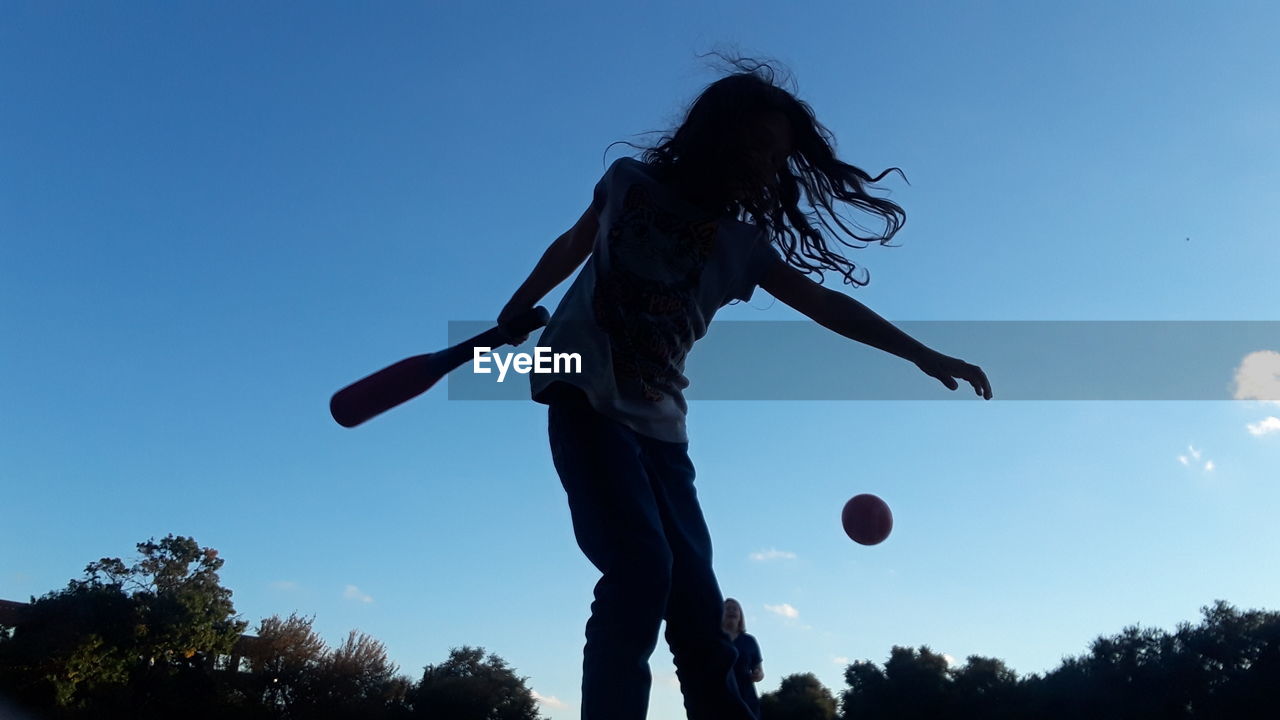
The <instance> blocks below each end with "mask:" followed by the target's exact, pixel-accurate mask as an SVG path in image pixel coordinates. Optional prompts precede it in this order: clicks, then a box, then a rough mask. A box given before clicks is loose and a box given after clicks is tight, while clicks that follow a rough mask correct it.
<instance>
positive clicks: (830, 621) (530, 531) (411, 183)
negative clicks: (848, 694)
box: [0, 1, 1280, 720]
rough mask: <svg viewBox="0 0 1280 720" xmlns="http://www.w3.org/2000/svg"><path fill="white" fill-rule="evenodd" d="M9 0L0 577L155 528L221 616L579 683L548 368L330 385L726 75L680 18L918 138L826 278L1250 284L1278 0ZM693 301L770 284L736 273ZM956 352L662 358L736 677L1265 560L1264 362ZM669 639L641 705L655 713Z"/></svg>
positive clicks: (396, 352) (1160, 602)
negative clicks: (399, 400)
mask: <svg viewBox="0 0 1280 720" xmlns="http://www.w3.org/2000/svg"><path fill="white" fill-rule="evenodd" d="M0 20H2V21H0V96H2V97H4V98H5V103H4V110H3V112H0V158H3V162H0V333H2V335H0V336H2V337H3V338H4V344H3V352H2V353H0V397H3V398H4V400H3V404H2V405H0V438H3V440H0V483H2V487H3V497H4V508H5V510H4V513H3V514H4V523H3V524H0V547H3V548H5V550H4V551H3V552H0V597H3V598H7V599H18V600H25V599H27V598H28V597H29V596H32V595H40V594H43V593H45V592H47V591H49V590H52V589H55V588H59V587H62V586H63V585H65V583H66V581H67V580H69V579H70V578H72V577H77V576H79V574H80V572H81V570H82V569H83V567H84V566H85V565H86V564H87V563H89V562H91V561H93V560H95V559H97V558H99V557H103V556H121V557H131V556H132V552H133V547H134V544H135V543H137V542H139V541H142V540H145V539H147V538H148V537H152V536H156V537H162V536H164V535H166V534H168V533H176V534H184V535H191V536H193V537H195V538H196V539H197V540H198V541H199V542H200V543H201V544H203V545H206V546H211V547H214V548H217V549H218V550H219V551H220V552H221V554H222V556H223V557H224V558H225V559H226V565H225V567H224V570H223V573H222V577H223V580H224V583H225V584H226V585H227V586H228V587H230V588H232V589H233V590H234V592H235V596H234V600H235V603H236V607H237V609H238V610H239V612H240V613H241V614H242V616H243V617H244V619H246V620H249V621H250V622H251V623H253V624H256V623H257V622H258V621H260V620H261V619H262V618H264V617H267V616H269V615H272V614H277V613H278V614H281V615H287V614H288V613H290V612H292V611H297V612H299V613H302V614H307V615H312V614H313V615H315V617H316V627H317V629H318V630H319V631H320V632H321V633H322V634H323V635H324V636H325V638H326V639H327V640H328V641H329V642H330V643H331V644H337V643H338V642H339V641H340V640H341V639H342V638H343V637H344V636H345V634H346V632H347V630H349V629H352V628H356V629H359V630H361V631H364V632H368V633H370V634H372V635H373V636H375V637H377V638H379V639H380V640H382V641H383V642H384V643H386V645H387V647H388V649H389V651H390V653H391V655H392V657H393V659H394V660H395V661H396V662H398V663H399V664H400V666H401V670H402V672H405V673H407V674H410V675H412V676H414V677H417V676H419V675H420V672H421V668H422V666H424V665H426V664H428V663H434V662H439V661H440V660H443V659H444V658H445V657H446V656H447V654H448V650H449V648H450V647H452V646H457V645H462V644H471V645H483V646H485V647H486V648H487V649H489V650H491V651H493V652H497V653H499V654H500V655H502V656H503V657H504V658H506V659H507V660H508V661H509V662H510V663H511V664H512V665H514V666H515V667H516V668H517V670H518V671H519V672H520V673H521V674H523V675H527V676H528V677H529V678H530V684H531V686H532V687H533V688H534V689H535V691H537V692H538V693H539V695H540V696H542V697H543V698H545V702H544V704H543V709H544V711H545V712H546V714H547V715H548V716H549V717H552V718H555V719H556V720H563V719H565V718H572V717H577V702H578V683H579V676H580V663H581V645H582V629H583V623H584V622H585V620H586V617H587V613H588V605H589V603H590V600H591V588H592V586H593V584H594V582H595V578H596V575H595V571H594V569H593V568H592V567H591V566H590V565H589V564H588V563H587V561H586V560H585V558H583V557H582V555H581V553H580V552H579V550H578V548H577V547H576V545H575V543H574V540H573V536H572V531H571V527H570V522H569V515H568V510H567V507H566V506H565V503H564V498H563V492H562V490H561V489H560V486H559V482H558V480H557V478H556V475H555V472H554V469H553V468H552V466H551V461H550V454H549V451H548V449H547V447H546V438H545V410H544V408H543V407H542V406H539V405H535V404H533V403H529V402H496V403H494V402H465V401H457V400H454V401H450V400H448V399H447V397H446V393H445V392H435V393H432V394H429V395H428V396H425V397H422V398H420V399H418V400H416V401H414V402H413V403H412V404H410V405H406V406H404V407H402V408H399V409H397V410H396V411H394V412H393V413H390V414H388V415H386V416H385V417H381V418H378V419H377V420H375V421H373V422H371V423H369V424H368V425H367V426H364V427H360V428H358V429H356V430H345V429H342V428H340V427H338V426H337V425H336V424H334V423H333V421H332V420H331V419H330V418H329V416H328V413H327V408H326V404H327V400H328V397H329V395H330V394H331V393H332V392H333V391H334V390H336V389H337V388H339V387H341V386H342V385H345V384H346V383H347V382H349V381H350V380H352V379H354V378H355V377H358V376H360V375H362V374H364V373H366V372H369V371H371V370H373V369H375V368H377V367H380V366H382V365H384V364H386V363H389V362H392V361H394V360H397V359H399V358H401V357H404V356H406V355H410V354H415V353H418V352H425V351H429V350H432V349H436V348H438V347H440V346H441V344H442V342H443V341H444V340H445V337H446V330H447V324H448V322H449V321H455V320H486V319H489V318H492V317H495V316H496V314H497V313H498V311H499V309H500V308H501V307H502V305H503V303H504V302H505V301H506V299H507V298H508V297H509V296H510V294H511V292H512V291H513V290H514V289H515V288H516V286H518V285H519V283H520V282H521V281H522V280H523V279H524V277H525V276H526V275H527V274H528V272H529V270H530V269H531V268H532V267H533V264H534V263H535V262H536V260H537V258H538V257H539V256H540V255H541V253H542V251H543V250H544V248H545V247H546V245H547V244H548V243H550V242H551V240H553V239H554V238H555V237H556V236H557V235H559V234H560V233H561V232H563V231H564V230H565V229H567V228H568V227H569V226H570V225H571V224H572V223H573V222H574V221H575V220H576V219H577V217H578V215H579V214H581V212H582V211H583V209H585V207H586V205H587V203H588V202H589V200H590V194H591V189H592V187H593V186H594V185H595V183H596V181H597V180H598V178H599V176H600V174H601V173H602V172H603V170H604V169H605V167H607V164H608V162H610V161H611V160H612V159H614V158H616V157H619V156H620V155H623V154H629V153H631V152H633V151H632V150H631V149H630V148H628V147H627V146H625V145H617V146H614V147H613V148H611V149H610V151H609V154H608V155H607V156H606V155H605V154H604V153H605V148H606V146H607V145H608V144H609V143H611V142H613V141H615V140H629V141H631V142H634V143H636V144H644V143H645V142H648V141H652V140H654V139H656V138H657V135H642V134H641V133H644V132H646V131H654V130H666V129H669V128H670V127H672V125H673V124H674V123H675V122H676V121H677V120H678V119H679V116H680V112H681V110H682V109H683V108H684V107H685V104H686V103H688V102H689V101H690V100H692V98H693V97H695V96H696V94H697V92H698V91H699V90H700V89H701V88H702V87H704V86H705V85H706V84H707V83H709V82H711V81H713V80H714V79H716V78H717V77H719V73H718V72H717V71H716V70H714V69H713V68H711V67H708V65H707V61H705V60H700V59H698V58H697V57H695V55H696V54H697V53H704V52H708V51H710V50H713V49H716V48H721V47H732V46H733V44H736V45H737V47H739V48H740V49H741V50H742V51H743V52H744V53H746V54H748V55H755V54H758V55H761V56H765V57H769V58H773V59H777V60H780V61H782V62H783V63H784V64H785V65H786V67H787V69H789V70H790V71H792V72H793V73H794V75H795V77H796V80H797V85H798V90H799V95H800V97H801V98H802V99H804V100H806V101H807V102H809V103H810V104H811V105H812V106H813V108H814V109H815V111H816V113H817V115H818V117H819V119H820V121H822V122H823V123H824V124H825V125H826V126H827V127H828V128H829V129H830V130H831V131H832V132H833V133H834V134H835V136H836V138H837V141H838V145H837V150H838V152H839V154H840V156H841V157H842V158H843V159H845V160H846V161H848V162H852V163H853V164H855V165H858V166H860V167H863V168H865V169H868V170H871V171H872V172H873V173H878V172H879V171H880V170H881V169H883V168H885V167H889V166H898V167H901V168H903V170H904V171H905V172H906V174H907V177H908V178H909V179H910V183H911V184H910V185H907V184H906V183H903V182H902V181H901V180H900V179H898V178H897V177H896V176H895V177H894V178H893V179H891V180H890V181H888V182H887V183H886V187H887V188H888V189H890V190H891V191H892V197H893V198H894V199H895V200H897V201H898V202H899V203H901V204H902V205H903V206H904V207H905V208H906V210H907V213H908V221H907V225H906V227H905V229H904V230H903V231H902V232H901V233H900V234H899V236H898V244H899V245H900V247H895V248H872V249H868V250H865V251H859V252H858V253H857V255H856V256H855V259H856V260H859V261H861V262H863V263H865V265H866V266H867V267H868V268H869V269H870V271H871V278H872V282H871V284H870V285H869V286H868V287H865V288H861V289H857V290H851V289H849V288H847V287H846V288H845V290H846V291H847V292H851V293H852V294H853V295H854V297H856V298H858V299H859V300H861V301H862V302H864V303H866V304H867V305H869V306H871V307H872V308H873V309H875V310H876V311H877V312H879V313H880V314H882V315H884V316H885V317H887V318H889V319H891V320H899V321H906V320H1277V319H1278V318H1276V317H1275V314H1274V313H1275V308H1276V307H1278V306H1280V282H1276V273H1277V260H1280V254H1278V253H1277V251H1276V240H1277V228H1280V210H1278V208H1280V193H1278V191H1277V188H1280V176H1278V172H1277V169H1276V168H1277V167H1280V132H1278V131H1277V128H1280V101H1278V100H1277V98H1278V97H1280V95H1277V94H1276V93H1275V92H1274V89H1275V88H1274V82H1273V81H1272V80H1271V79H1270V78H1271V75H1270V71H1271V69H1273V68H1274V67H1276V66H1278V65H1280V50H1277V49H1276V48H1275V46H1274V45H1273V44H1272V43H1271V42H1270V40H1271V38H1270V35H1271V33H1270V29H1271V28H1274V27H1277V26H1278V25H1280V10H1277V9H1276V8H1275V6H1274V5H1272V4H1269V3H1262V2H1252V3H1244V2H1238V3H1228V4H1225V5H1222V4H1219V5H1214V6H1210V5H1208V4H1204V3H1161V4H1159V5H1155V4H1148V3H1129V4H1116V3H1101V2H1098V3H1069V4H1056V5H1051V4H1047V3H1025V4H1015V3H976V2H959V3H941V2H930V3H923V2H907V3H894V4H892V5H886V4H870V3H844V2H813V3H799V4H785V5H784V4H777V3H769V4H764V3H699V4H696V5H692V6H691V4H689V3H672V2H666V1H663V2H655V3H646V4H643V5H642V4H635V3H615V2H593V3H586V2H582V3H564V2H555V3H550V2H540V3H494V2H482V3H466V4H459V3H439V2H416V3H407V2H399V3H378V4H376V6H370V5H366V4H357V3H306V4H303V3H292V4H290V3H275V4H271V5H269V6H263V5H261V4H258V3H217V4H208V3H177V4H175V3H140V2H139V3H124V4H121V3H114V4H105V5H104V4H90V3H62V2H57V3H54V2H9V3H5V4H4V7H3V9H2V10H0ZM564 287H567V283H566V285H565V286H562V287H561V288H560V289H558V290H557V291H556V292H554V293H553V294H552V295H551V296H549V297H548V298H547V300H546V301H545V302H546V303H548V304H554V302H555V301H557V300H558V299H559V297H560V295H561V293H562V292H563V290H564ZM718 317H721V318H727V319H732V320H743V321H746V320H789V319H797V318H799V316H798V315H797V314H796V313H794V312H793V311H791V310H790V309H788V308H786V307H785V306H782V305H781V304H780V303H777V302H774V301H773V300H771V299H770V298H769V297H768V296H767V295H766V294H764V293H758V294H757V295H756V297H755V298H753V300H752V301H751V302H750V303H747V304H740V305H736V306H732V307H729V308H726V309H725V310H724V311H723V312H722V313H721V315H720V316H718ZM713 332H714V330H713ZM921 340H923V341H925V342H926V343H928V342H929V338H927V337H923V338H921ZM938 349H939V350H942V351H944V352H946V351H947V348H946V347H939V348H938ZM1256 349H1257V350H1269V351H1280V339H1277V342H1276V343H1275V346H1272V347H1260V348H1256ZM695 356H696V352H695ZM966 359H968V360H970V361H972V362H976V363H979V364H983V363H984V362H987V358H984V357H982V354H981V352H980V351H979V352H978V353H975V354H974V355H972V356H967V357H966ZM1150 361H1151V362H1152V363H1155V364H1158V363H1159V362H1160V359H1159V358H1151V359H1150ZM991 362H996V359H995V358H992V359H991ZM743 363H744V364H745V363H750V358H749V357H744V358H743ZM1232 370H1233V368H1230V367H1224V368H1223V373H1224V378H1225V377H1229V376H1230V374H1231V372H1232ZM848 372H849V373H851V374H856V373H857V372H858V368H857V367H856V366H851V367H849V368H848ZM692 380H693V382H694V384H695V386H696V384H697V382H698V378H697V377H693V378H692ZM991 380H992V383H993V386H994V388H995V392H996V397H997V399H996V400H994V401H992V402H989V403H978V402H927V401H926V402H920V401H912V402H906V401H903V402H889V401H884V402H870V401H866V402H856V401H843V402H835V401H832V402H746V401H742V402H710V401H708V402H695V403H694V404H693V407H692V410H691V415H690V426H691V436H692V441H691V448H690V451H691V454H692V457H693V459H694V462H695V463H696V464H697V466H698V470H699V481H698V483H699V486H700V493H701V498H702V502H703V508H704V511H705V513H706V514H707V517H708V521H709V523H710V525H711V529H712V533H713V537H714V542H715V548H716V566H717V572H718V573H719V577H720V581H721V585H722V587H723V589H724V591H725V593H726V594H728V595H731V596H733V597H736V598H738V599H739V600H741V601H742V603H743V605H744V608H745V612H746V618H747V623H748V627H749V630H750V631H751V632H752V633H753V634H755V635H756V636H757V638H758V639H759V641H760V644H761V647H762V650H763V654H764V658H765V663H764V665H765V671H766V675H767V677H766V680H765V682H764V683H763V684H762V685H761V689H762V690H763V691H767V690H772V689H775V688H776V687H777V683H778V681H779V679H780V678H781V677H782V676H783V675H786V674H789V673H794V672H814V673H816V674H817V675H818V677H819V678H820V679H821V680H822V681H823V682H824V683H826V684H827V685H828V686H829V687H831V688H832V689H833V690H836V691H839V689H840V688H841V687H842V663H843V662H846V661H847V660H852V659H871V660H875V661H882V660H883V659H885V657H887V655H888V652H889V649H890V647H891V646H892V645H894V644H900V645H919V644H925V643H927V644H929V645H930V646H931V647H933V648H934V649H935V650H937V651H940V652H944V653H947V654H948V655H951V656H953V657H955V658H957V659H959V660H963V658H964V657H965V656H966V655H969V654H981V655H988V656H996V657H1000V658H1003V659H1005V660H1006V661H1007V662H1009V664H1010V665H1011V666H1012V667H1013V668H1014V669H1015V670H1017V671H1018V672H1020V673H1029V672H1038V671H1044V670H1047V669H1050V668H1052V667H1053V666H1055V665H1056V664H1057V663H1058V661H1059V660H1060V659H1061V657H1062V656H1063V655H1066V654H1074V653H1078V652H1082V651H1083V650H1084V649H1085V647H1086V646H1087V644H1088V642H1089V641H1090V640H1091V639H1092V638H1093V637H1095V636H1096V635H1098V634H1102V633H1111V632H1116V631H1118V630H1120V629H1121V627H1123V626H1124V625H1127V624H1131V623H1142V624H1144V625H1157V626H1161V627H1165V628H1171V627H1172V626H1173V625H1174V624H1175V623H1177V622H1180V621H1195V620H1196V618H1197V617H1198V609H1199V608H1200V607H1201V606H1203V605H1206V604H1209V603H1210V602H1212V601H1213V600H1214V599H1217V598H1222V599H1225V600H1228V601H1229V602H1232V603H1235V604H1237V605H1239V606H1242V607H1267V608H1271V609H1274V608H1276V607H1278V606H1280V583H1277V581H1276V580H1275V578H1274V576H1272V575H1267V574H1264V573H1261V572H1259V570H1260V569H1261V567H1262V566H1263V563H1264V561H1265V559H1267V558H1269V549H1270V548H1274V547H1276V546H1277V544H1278V543H1280V530H1278V529H1277V526H1276V525H1275V523H1274V522H1273V519H1272V515H1273V509H1274V508H1275V507H1276V504H1277V502H1278V501H1280V490H1277V487H1276V484H1275V478H1276V476H1277V472H1276V471H1277V469H1278V468H1280V432H1266V430H1267V429H1268V428H1270V427H1271V425H1269V424H1266V423H1267V422H1268V421H1267V418H1270V417H1275V416H1277V415H1280V407H1277V406H1275V405H1269V404H1263V403H1259V402H1243V401H1241V402H1006V403H1001V402H1000V401H999V394H1000V387H1001V385H1000V382H1001V379H1000V377H999V376H998V375H993V376H992V378H991ZM920 382H922V383H924V382H933V381H931V380H928V379H927V378H924V377H923V376H921V380H920ZM938 392H939V393H940V394H945V393H946V391H945V390H943V389H941V387H939V388H938ZM1275 423H1276V424H1280V421H1275ZM1250 425H1252V426H1253V427H1254V429H1255V431H1256V432H1251V431H1250V430H1249V426H1250ZM1210 462H1212V465H1211V466H1210V465H1209V463H1210ZM859 492H873V493H876V494H878V495H880V496H881V497H883V498H885V500H886V501H888V503H889V504H890V506H891V507H892V508H893V510H894V513H895V518H896V527H895V530H894V533H893V535H892V536H891V537H890V539H889V540H888V541H886V542H885V543H884V544H882V545H880V546H876V547H873V548H866V547H861V546H857V545H854V544H853V543H851V542H850V541H849V540H848V539H847V538H846V537H845V536H844V535H843V533H842V532H841V529H840V526H839V515H840V508H841V506H842V505H843V503H844V501H845V500H847V499H848V498H849V497H850V496H852V495H854V494H857V493H859ZM19 548H21V549H19ZM668 658H669V654H668V653H667V651H666V649H665V645H663V644H660V645H659V650H658V652H657V653H656V654H655V655H654V660H653V668H654V673H655V683H654V691H653V704H652V710H651V716H652V717H656V718H674V717H680V716H682V715H681V713H680V710H679V696H678V692H677V690H676V689H675V687H674V685H673V680H674V676H673V674H672V668H671V665H670V661H669V659H668Z"/></svg>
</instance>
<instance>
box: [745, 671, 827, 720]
mask: <svg viewBox="0 0 1280 720" xmlns="http://www.w3.org/2000/svg"><path fill="white" fill-rule="evenodd" d="M760 716H761V720H835V717H836V699H835V697H834V696H833V695H832V694H831V691H830V690H828V689H827V688H826V686H824V685H823V684H822V683H821V682H820V681H819V680H818V678H817V677H815V676H814V674H813V673H797V674H795V675H788V676H786V677H784V678H782V684H781V685H779V687H778V689H777V690H775V691H774V692H768V693H765V694H764V695H763V696H762V697H761V698H760Z"/></svg>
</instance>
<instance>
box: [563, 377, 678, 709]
mask: <svg viewBox="0 0 1280 720" xmlns="http://www.w3.org/2000/svg"><path fill="white" fill-rule="evenodd" d="M548 434H549V436H550V441H551V450H552V459H553V461H554V462H555V466H556V471H557V472H558V473H559V475H560V481H561V484H562V485H563V486H564V489H565V493H566V495H567V498H568V501H569V511H570V514H571V516H572V518H573V530H574V535H575V537H576V538H577V541H578V545H579V547H581V548H582V551H583V553H585V554H586V556H587V559H589V560H590V561H591V563H592V564H593V565H595V567H596V568H597V569H598V570H600V572H601V577H600V580H599V582H597V583H596V587H595V600H594V602H592V603H591V617H590V619H589V620H588V621H587V627H586V646H585V647H584V649H583V664H582V714H581V717H582V719H583V720H643V718H644V717H645V715H646V713H647V711H648V705H649V691H650V687H651V685H652V675H651V672H650V669H649V658H650V657H651V656H652V655H653V651H654V649H655V648H656V647H657V643H658V631H659V628H660V626H661V623H662V618H663V615H664V613H665V610H666V607H667V595H668V592H669V588H670V583H671V568H672V556H671V550H670V549H669V548H668V546H667V540H666V536H665V534H664V533H663V530H662V519H661V516H660V513H659V510H658V506H657V501H656V499H655V497H654V493H653V490H652V487H651V485H650V478H649V476H648V473H647V472H646V468H645V462H644V460H643V457H642V448H641V447H640V445H639V443H638V441H637V437H638V436H637V435H636V434H635V433H634V432H633V431H631V430H630V429H629V428H626V427H625V426H623V425H621V424H620V423H617V422H615V421H612V420H609V419H608V418H605V417H604V416H602V415H600V414H598V413H596V412H595V411H594V410H593V409H592V408H591V407H590V405H589V404H587V403H586V401H585V399H582V400H572V401H571V400H565V401H557V402H555V403H553V404H552V405H551V407H550V408H549V410H548Z"/></svg>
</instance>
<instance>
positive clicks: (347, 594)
mask: <svg viewBox="0 0 1280 720" xmlns="http://www.w3.org/2000/svg"><path fill="white" fill-rule="evenodd" d="M342 597H344V598H346V599H347V600H359V601H360V602H362V603H371V602H373V596H371V595H366V594H364V593H362V592H360V588H358V587H356V586H355V585H348V586H347V589H346V590H344V591H343V593H342Z"/></svg>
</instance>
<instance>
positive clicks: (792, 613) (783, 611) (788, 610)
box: [764, 603, 800, 619]
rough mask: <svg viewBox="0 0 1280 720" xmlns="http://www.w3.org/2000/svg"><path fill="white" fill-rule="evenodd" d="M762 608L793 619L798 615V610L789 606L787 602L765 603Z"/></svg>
mask: <svg viewBox="0 0 1280 720" xmlns="http://www.w3.org/2000/svg"><path fill="white" fill-rule="evenodd" d="M764 609H765V610H768V611H769V612H771V613H773V614H775V615H781V616H782V617H784V618H792V619H794V618H798V617H800V611H799V610H796V609H795V608H793V607H791V606H790V605H788V604H787V603H782V604H781V605H765V606H764Z"/></svg>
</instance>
